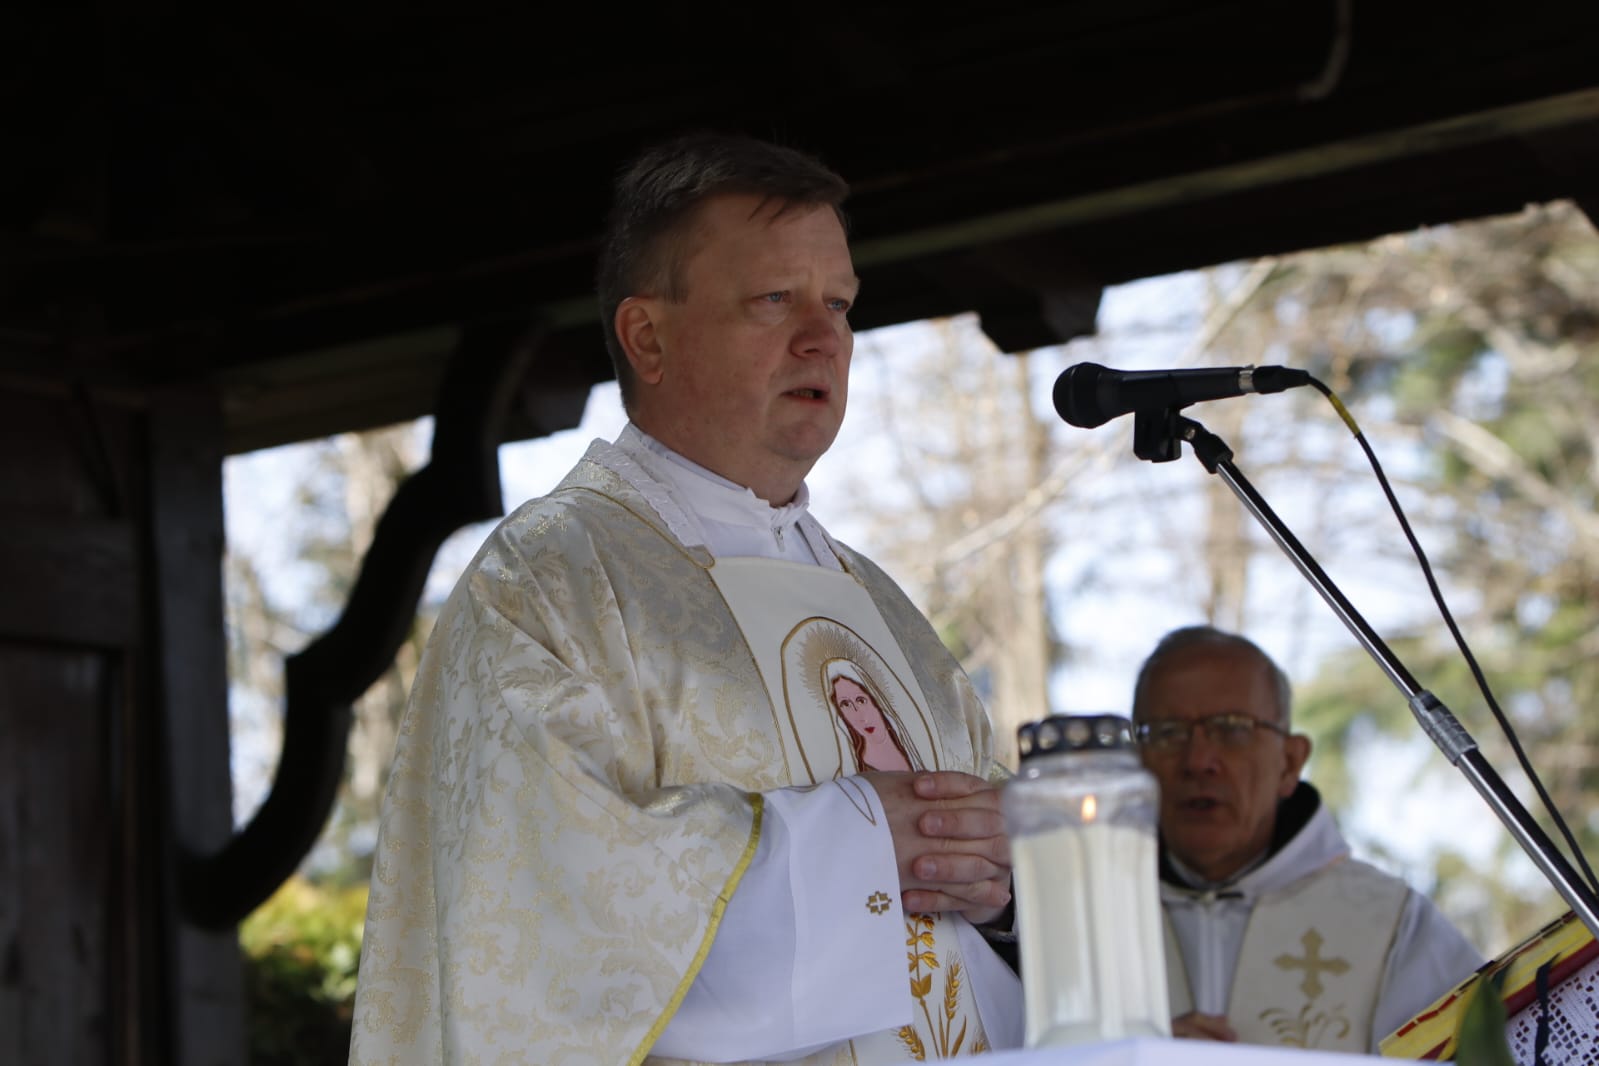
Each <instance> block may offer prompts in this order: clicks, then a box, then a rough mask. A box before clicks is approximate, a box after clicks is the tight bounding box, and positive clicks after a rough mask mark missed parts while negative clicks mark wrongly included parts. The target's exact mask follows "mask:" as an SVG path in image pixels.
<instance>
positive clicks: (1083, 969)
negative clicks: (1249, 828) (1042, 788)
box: [1011, 822, 1170, 1047]
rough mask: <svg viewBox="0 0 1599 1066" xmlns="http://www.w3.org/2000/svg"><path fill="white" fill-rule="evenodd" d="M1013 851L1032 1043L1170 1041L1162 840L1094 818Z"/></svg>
mask: <svg viewBox="0 0 1599 1066" xmlns="http://www.w3.org/2000/svg"><path fill="white" fill-rule="evenodd" d="M1011 852H1012V859H1013V862H1014V864H1015V874H1016V907H1017V923H1018V927H1019V932H1020V934H1021V959H1022V986H1023V995H1024V1000H1025V1006H1026V1013H1027V1044H1028V1046H1029V1047H1037V1046H1041V1045H1054V1044H1070V1043H1078V1042H1082V1041H1088V1040H1113V1039H1118V1038H1121V1037H1125V1036H1141V1035H1169V1033H1170V1016H1169V1015H1170V1012H1169V1008H1168V1006H1167V997H1166V968H1165V965H1166V964H1165V943H1164V940H1163V937H1162V933H1161V924H1160V911H1159V907H1160V903H1159V897H1158V894H1157V888H1156V870H1155V840H1154V835H1153V834H1152V833H1148V832H1140V831H1139V830H1136V829H1132V828H1127V827H1123V826H1113V825H1107V824H1104V823H1102V822H1090V823H1088V824H1085V825H1081V826H1069V827H1063V828H1060V829H1054V830H1050V831H1048V832H1044V833H1040V834H1036V835H1031V836H1021V837H1018V838H1017V839H1015V840H1013V841H1012V844H1011Z"/></svg>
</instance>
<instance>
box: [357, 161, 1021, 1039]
mask: <svg viewBox="0 0 1599 1066" xmlns="http://www.w3.org/2000/svg"><path fill="white" fill-rule="evenodd" d="M843 193H844V186H843V184H842V182H840V181H839V180H838V179H837V178H836V176H834V175H832V174H831V172H829V171H826V170H825V169H824V168H821V167H820V165H819V164H816V163H815V162H814V161H813V160H810V159H809V158H808V157H805V156H802V155H800V154H798V153H794V152H790V151H788V150H786V149H779V148H775V147H773V146H770V145H765V144H762V143H760V142H752V141H747V140H744V139H740V138H719V137H714V136H707V137H697V138H689V139H686V140H683V141H680V142H676V143H674V144H671V145H668V146H665V147H663V148H661V149H659V150H656V151H654V152H652V153H650V154H647V155H646V156H645V157H643V158H642V159H641V161H640V162H638V163H637V164H636V165H635V166H633V167H632V168H631V169H630V170H629V171H628V172H626V174H624V176H623V177H622V179H621V181H620V182H619V185H618V199H617V207H616V209H615V213H614V214H613V217H612V219H611V222H610V224H609V228H608V238H607V242H606V246H605V248H604V249H603V250H602V253H601V281H600V289H601V302H602V309H603V311H604V315H605V318H606V321H607V323H608V325H610V326H611V327H612V330H611V336H609V337H608V341H609V343H610V344H611V347H612V354H613V359H615V360H616V362H617V370H618V380H619V382H620V383H621V384H622V388H623V397H624V402H625V403H626V404H627V407H628V410H629V413H630V416H631V418H632V423H631V424H630V425H629V426H628V427H627V429H626V430H624V432H623V433H622V434H621V436H620V437H619V438H618V439H617V440H616V441H615V442H611V443H606V442H598V441H597V442H595V443H594V444H593V445H592V446H591V447H590V449H589V452H588V454H587V455H586V456H585V457H584V458H583V460H582V461H581V462H580V463H579V464H578V465H577V467H576V468H575V469H574V470H572V472H571V473H570V474H569V475H568V476H567V477H566V479H565V480H564V481H563V482H562V483H561V484H560V486H559V487H558V488H557V489H556V490H555V491H554V492H552V493H551V494H550V495H549V496H547V497H544V498H542V499H538V500H534V501H531V502H529V503H526V504H524V505H523V506H522V507H520V508H519V509H517V510H516V511H515V512H514V513H513V514H511V515H510V516H509V517H508V518H506V519H505V521H504V522H502V523H501V524H500V525H499V527H498V528H497V529H496V530H495V531H494V532H493V533H492V534H491V535H490V537H489V538H488V540H487V542H486V543H485V544H484V545H483V547H482V549H481V550H480V551H479V553H478V555H477V556H476V558H475V559H474V560H473V562H472V563H471V565H470V566H469V567H468V569H467V571H466V573H465V574H464V575H463V577H462V578H461V580H460V582H459V583H458V585H457V586H456V588H455V590H454V592H453V593H452V595H451V596H450V599H449V601H448V603H447V604H446V606H445V608H444V610H443V612H442V613H441V615H440V617H439V619H438V622H437V623H436V626H435V630H434V633H433V635H432V637H431V639H430V641H429V644H428V648H427V651H426V652H425V654H424V657H423V661H422V664H421V666H420V668H419V670H418V673H417V676H416V680H415V683H414V685H413V691H412V694H411V701H410V705H409V707H408V709H407V712H406V715H405V718H404V721H403V723H402V726H401V729H400V737H399V742H398V746H397V750H396V756H395V763H394V769H393V773H392V777H391V781H390V785H389V790H388V793H387V795H386V797H385V801H384V808H383V819H382V829H381V836H380V841H379V845H378V854H377V858H376V863H375V869H374V873H373V878H372V891H371V899H370V903H369V907H368V915H367V927H366V937H365V941H364V944H363V950H362V958H361V969H360V977H359V987H358V993H357V999H356V1011H355V1020H354V1036H353V1040H352V1045H351V1062H352V1063H353V1064H359V1066H375V1064H379V1063H383V1064H388V1063H429V1064H433V1063H438V1064H450V1066H465V1064H469V1063H470V1064H479V1063H482V1064H487V1063H540V1064H548V1066H556V1064H560V1063H638V1062H755V1061H802V1062H814V1063H838V1064H844V1063H851V1064H864V1063H886V1062H903V1061H909V1060H912V1059H933V1058H949V1057H955V1056H957V1055H967V1054H973V1053H979V1052H981V1051H984V1050H986V1049H990V1048H1001V1047H1012V1046H1016V1045H1017V1044H1018V1043H1019V1040H1020V1034H1021V1010H1022V1008H1021V997H1020V984H1019V981H1018V980H1017V978H1016V975H1015V974H1014V972H1013V971H1012V970H1011V969H1009V968H1008V967H1007V966H1006V965H1005V964H1004V963H1003V962H1002V961H1001V960H1000V958H999V956H998V955H997V954H996V952H995V951H994V950H993V948H992V947H991V945H990V939H996V940H997V939H1003V938H1004V937H1005V935H1006V933H1007V929H1006V925H1007V922H1008V915H1009V914H1010V913H1011V911H1010V908H1009V907H1008V902H1009V882H1010V859H1009V851H1008V848H1007V847H1006V844H1005V839H1004V834H1003V821H1002V819H1001V817H1000V814H999V802H998V797H999V792H998V787H997V786H998V784H999V783H1000V782H1002V780H1003V776H1004V772H1003V770H1002V769H1001V768H1000V767H999V766H998V765H997V764H996V763H995V761H994V757H993V745H992V737H991V733H990V727H989V722H988V719H987V717H986V715H985V713H984V710H983V708H982V706H981V705H980V704H979V702H978V700H977V699H976V697H975V695H974V693H973V692H972V689H971V685H970V683H969V682H968V680H967V678H966V677H965V675H964V674H963V673H962V671H961V669H960V667H959V666H958V664H957V663H956V662H955V661H954V659H953V658H952V657H951V656H950V654H949V653H948V652H947V651H946V650H945V649H944V648H943V646H942V645H941V644H940V643H939V640H938V638H937V636H936V634H935V633H934V632H933V630H932V628H931V626H930V625H929V624H928V623H927V621H926V619H924V618H923V617H922V616H921V614H920V613H919V612H918V611H917V610H916V608H915V607H914V606H913V605H912V604H911V603H910V602H909V600H908V599H907V598H906V597H905V596H904V594H903V593H902V592H901V591H900V590H899V588H898V587H897V586H896V585H895V584H894V583H893V582H892V581H891V580H890V579H889V578H888V577H887V576H886V575H884V574H883V572H882V571H881V570H879V569H878V568H877V567H876V566H874V565H873V564H872V563H871V562H870V561H869V560H867V559H866V558H864V557H863V556H861V555H859V554H858V553H856V552H854V551H852V550H850V549H849V548H847V547H845V546H843V545H841V544H839V543H838V542H836V541H835V540H833V539H832V538H831V537H830V536H829V535H828V534H827V533H826V531H825V530H824V529H823V528H822V527H821V525H820V524H819V523H818V522H817V521H816V520H815V519H814V518H813V517H811V515H810V513H809V497H808V494H807V492H806V489H805V486H804V476H805V474H806V473H807V472H808V471H809V470H810V467H811V465H812V464H813V463H814V462H815V460H816V458H818V457H819V456H820V455H821V454H822V453H823V451H825V450H826V448H827V447H828V446H829V445H830V444H831V443H832V440H833V437H834V435H835V434H836V432H837V430H838V426H839V423H840V421H841V419H842V417H843V413H844V404H845V396H846V392H847V384H848V369H849V359H850V353H851V347H852V338H851V333H850V328H849V324H848V318H847V316H848V311H849V307H850V305H851V304H852V302H853V301H854V299H855V296H856V291H857V289H858V286H859V282H858V280H857V279H856V277H855V274H854V270H853V267H852V264H851V261H850V256H849V251H848V246H847V242H846V240H845V235H844V229H843V225H842V218H841V215H840V214H839V212H838V209H837V205H838V203H839V202H840V201H841V200H842V197H843Z"/></svg>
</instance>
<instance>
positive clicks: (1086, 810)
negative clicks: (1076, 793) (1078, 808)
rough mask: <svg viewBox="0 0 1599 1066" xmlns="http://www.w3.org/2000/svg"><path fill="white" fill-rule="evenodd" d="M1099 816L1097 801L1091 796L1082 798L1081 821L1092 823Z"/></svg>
mask: <svg viewBox="0 0 1599 1066" xmlns="http://www.w3.org/2000/svg"><path fill="white" fill-rule="evenodd" d="M1098 814H1099V801H1098V800H1096V799H1094V797H1093V796H1084V797H1083V821H1085V822H1092V821H1093V820H1094V818H1095V816H1096V815H1098Z"/></svg>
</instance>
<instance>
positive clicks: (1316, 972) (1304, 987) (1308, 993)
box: [1274, 929, 1349, 999]
mask: <svg viewBox="0 0 1599 1066" xmlns="http://www.w3.org/2000/svg"><path fill="white" fill-rule="evenodd" d="M1299 942H1300V943H1301V944H1303V945H1304V946H1305V957H1304V958H1302V959H1296V958H1294V957H1293V956H1292V955H1278V956H1277V958H1276V959H1275V960H1274V961H1275V962H1276V963H1277V966H1278V967H1279V968H1280V969H1284V970H1304V971H1305V979H1304V980H1303V981H1301V982H1299V990H1300V991H1301V992H1303V993H1305V998H1306V999H1315V998H1316V997H1317V996H1319V995H1321V974H1322V971H1323V970H1325V971H1326V972H1328V973H1345V972H1347V971H1348V970H1349V962H1348V961H1347V960H1345V959H1323V958H1322V957H1321V945H1322V943H1323V941H1322V939H1321V934H1320V933H1318V932H1316V930H1314V929H1307V930H1306V931H1305V935H1304V936H1302V937H1300V938H1299Z"/></svg>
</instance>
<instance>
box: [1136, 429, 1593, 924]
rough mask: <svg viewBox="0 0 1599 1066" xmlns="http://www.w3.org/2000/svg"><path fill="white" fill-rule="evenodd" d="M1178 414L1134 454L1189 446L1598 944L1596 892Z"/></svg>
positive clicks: (1218, 446) (1219, 449)
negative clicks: (1261, 529)
mask: <svg viewBox="0 0 1599 1066" xmlns="http://www.w3.org/2000/svg"><path fill="white" fill-rule="evenodd" d="M1178 410H1179V408H1176V407H1172V408H1167V409H1165V410H1149V411H1138V412H1136V413H1135V414H1134V416H1133V418H1134V422H1133V452H1134V454H1136V455H1137V456H1138V458H1140V459H1147V460H1149V461H1150V462H1157V463H1159V462H1167V461H1169V460H1172V459H1176V458H1177V457H1178V456H1180V455H1181V454H1182V442H1183V441H1185V440H1186V441H1187V442H1188V443H1189V445H1190V446H1191V447H1192V448H1193V449H1194V455H1195V457H1196V458H1198V459H1199V461H1200V462H1201V463H1203V464H1205V469H1206V470H1208V471H1209V472H1210V473H1212V474H1215V475H1217V476H1219V477H1220V478H1221V479H1222V481H1224V482H1226V484H1227V487H1228V488H1229V489H1231V490H1232V491H1233V494H1234V495H1236V496H1237V497H1238V498H1239V500H1241V501H1242V502H1243V504H1244V506H1245V507H1246V508H1247V509H1248V510H1249V513H1250V514H1252V515H1254V516H1255V519H1256V520H1257V521H1258V522H1260V524H1261V525H1262V526H1264V527H1265V529H1266V532H1268V533H1270V534H1271V537H1272V539H1273V540H1275V541H1276V542H1277V545H1278V547H1280V548H1282V550H1283V552H1284V553H1285V554H1287V556H1288V558H1289V559H1291V560H1292V561H1293V563H1294V565H1295V566H1297V567H1298V568H1299V572H1300V573H1302V574H1304V575H1305V579H1306V580H1307V581H1309V582H1310V584H1311V585H1312V587H1314V588H1315V590H1316V591H1317V592H1318V593H1320V594H1321V598H1322V599H1324V600H1326V601H1327V604H1328V606H1330V607H1331V608H1332V609H1333V612H1334V613H1335V614H1337V615H1338V617H1339V619H1340V620H1341V621H1342V622H1343V623H1344V625H1345V627H1346V628H1348V630H1349V631H1350V632H1351V633H1353V634H1354V636H1355V639H1356V640H1358V641H1359V642H1360V645H1361V647H1363V648H1365V649H1366V652H1367V654H1368V655H1370V656H1371V657H1372V659H1373V660H1375V661H1376V663H1377V665H1378V666H1379V667H1381V668H1382V671H1383V673H1385V674H1387V675H1388V679H1389V680H1390V681H1392V682H1393V683H1394V687H1396V688H1398V689H1399V691H1400V692H1401V693H1402V694H1403V695H1404V697H1405V701H1406V702H1407V703H1408V704H1409V705H1410V711H1411V713H1412V714H1414V715H1415V716H1416V721H1418V722H1420V723H1421V727H1422V729H1424V730H1425V731H1426V733H1427V735H1428V736H1429V737H1431V738H1432V741H1433V743H1434V744H1436V745H1437V746H1438V749H1439V750H1440V751H1442V752H1443V753H1444V755H1445V756H1446V757H1447V758H1448V759H1449V761H1450V762H1451V763H1453V764H1454V766H1455V768H1456V769H1458V770H1460V772H1461V773H1463V774H1465V776H1466V780H1467V781H1469V782H1471V786H1472V787H1473V788H1475V789H1476V790H1477V792H1478V794H1479V795H1481V796H1482V798H1483V799H1484V800H1485V801H1486V802H1487V803H1488V806H1489V807H1491V808H1492V809H1493V812H1494V813H1495V814H1496V815H1497V816H1498V817H1499V820H1500V821H1501V822H1503V823H1504V825H1505V828H1506V829H1508V830H1510V835H1511V836H1513V837H1514V838H1515V840H1516V843H1517V844H1520V845H1521V849H1522V850H1523V851H1524V852H1526V853H1527V855H1528V857H1529V858H1531V859H1532V861H1533V862H1534V863H1535V864H1536V865H1537V866H1538V869H1540V870H1542V871H1543V874H1544V876H1545V877H1546V878H1548V879H1549V883H1550V884H1551V885H1553V886H1554V888H1555V891H1557V892H1559V893H1560V895H1561V897H1562V898H1563V899H1564V900H1565V901H1566V903H1568V904H1569V905H1570V906H1571V909H1572V911H1573V912H1575V913H1576V915H1577V917H1578V918H1580V919H1581V920H1582V923H1583V924H1584V925H1586V926H1587V927H1588V929H1589V931H1590V932H1592V933H1593V934H1594V936H1595V937H1599V899H1596V898H1595V896H1594V893H1593V889H1592V888H1591V887H1590V886H1589V885H1588V883H1587V882H1586V881H1584V880H1582V879H1581V878H1580V877H1579V876H1578V875H1577V874H1576V872H1575V871H1574V870H1573V869H1572V868H1571V866H1570V864H1569V863H1567V861H1566V857H1565V856H1564V855H1563V854H1562V853H1561V852H1560V851H1559V849H1558V848H1556V847H1555V845H1554V843H1553V842H1552V841H1551V840H1550V839H1549V837H1548V836H1547V835H1546V834H1545V833H1544V831H1543V830H1542V829H1541V828H1539V826H1538V823H1537V822H1535V821H1533V819H1532V817H1531V816H1530V815H1529V814H1528V813H1527V810H1526V808H1525V807H1523V806H1522V805H1521V802H1520V801H1519V800H1517V799H1516V797H1515V795H1514V794H1513V793H1512V792H1511V791H1510V790H1509V788H1507V787H1506V786H1505V783H1504V782H1503V781H1502V780H1501V779H1500V777H1499V775H1498V774H1497V773H1496V772H1495V771H1494V768H1493V767H1492V766H1491V765H1489V763H1488V760H1487V759H1485V758H1484V757H1483V754H1482V752H1481V751H1479V750H1478V748H1477V742H1476V741H1475V740H1473V739H1472V738H1471V734H1470V733H1468V732H1466V729H1465V727H1464V726H1462V725H1461V724H1460V723H1459V721H1457V720H1456V719H1455V716H1454V714H1453V713H1452V712H1451V711H1450V710H1449V708H1448V707H1446V706H1444V704H1443V703H1442V702H1441V701H1440V700H1439V699H1438V697H1436V696H1434V695H1433V694H1432V693H1431V692H1428V691H1426V690H1425V689H1423V688H1421V686H1419V685H1418V684H1417V683H1416V679H1415V678H1414V677H1412V676H1411V675H1410V671H1408V670H1406V669H1405V667H1404V664H1403V663H1401V662H1400V661H1399V659H1398V658H1397V657H1396V656H1395V655H1394V653H1393V652H1392V651H1390V650H1389V648H1388V646H1387V645H1386V644H1384V643H1383V641H1382V638H1381V637H1379V636H1378V635H1377V634H1376V632H1375V631H1373V630H1372V628H1371V627H1370V626H1369V625H1367V624H1366V621H1365V619H1363V618H1362V617H1361V616H1360V613H1359V612H1358V611H1356V610H1355V608H1354V607H1353V606H1352V605H1351V604H1350V602H1349V601H1348V600H1347V599H1345V598H1344V595H1343V593H1342V592H1340V591H1339V590H1338V587H1337V586H1336V585H1335V584H1333V581H1332V579H1331V578H1330V577H1328V576H1327V574H1326V572H1325V571H1323V570H1322V568H1321V567H1320V565H1318V564H1317V562H1316V560H1315V559H1313V558H1311V555H1310V553H1309V552H1308V551H1307V550H1306V549H1305V547H1304V545H1302V544H1300V543H1299V539H1298V538H1297V537H1295V536H1294V534H1293V533H1292V532H1291V531H1290V530H1289V529H1288V527H1287V526H1286V525H1284V524H1283V522H1282V520H1281V519H1280V518H1278V517H1277V515H1276V513H1275V512H1274V511H1272V509H1271V507H1270V506H1269V505H1268V504H1267V503H1266V501H1265V499H1263V498H1262V497H1261V495H1260V493H1258V492H1256V491H1255V487H1254V486H1253V485H1251V484H1250V483H1249V481H1248V479H1247V478H1245V477H1244V475H1243V474H1242V473H1240V472H1239V470H1238V468H1237V467H1236V466H1234V465H1233V453H1232V449H1230V448H1228V447H1227V445H1226V443H1225V442H1224V441H1222V439H1221V438H1220V437H1218V436H1216V435H1215V434H1214V433H1212V432H1210V431H1209V430H1208V429H1206V428H1205V427H1204V426H1202V425H1200V424H1199V423H1198V422H1195V421H1194V420H1193V419H1191V418H1184V417H1182V416H1181V415H1179V414H1178Z"/></svg>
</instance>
